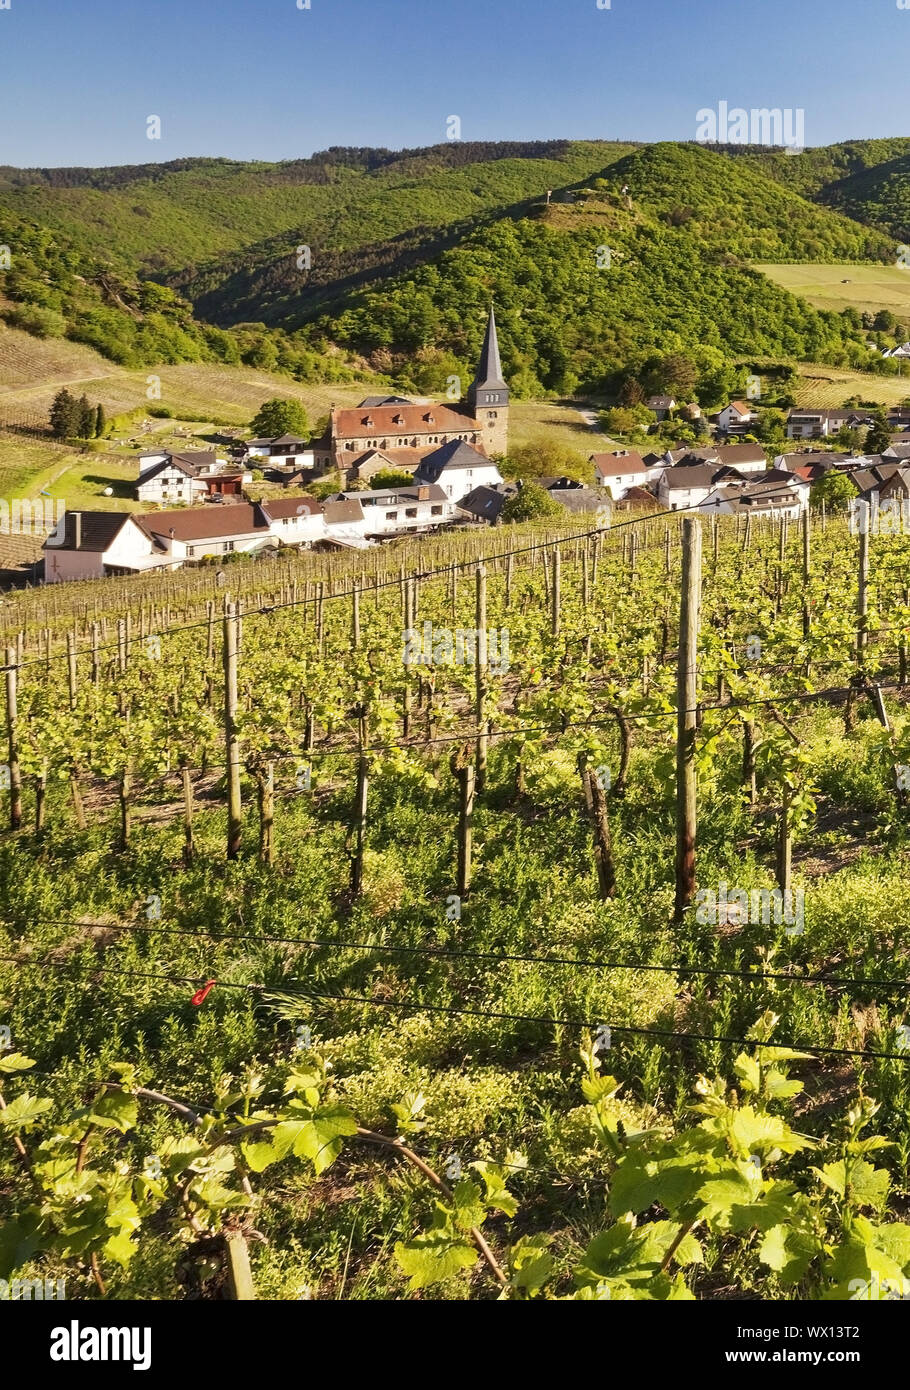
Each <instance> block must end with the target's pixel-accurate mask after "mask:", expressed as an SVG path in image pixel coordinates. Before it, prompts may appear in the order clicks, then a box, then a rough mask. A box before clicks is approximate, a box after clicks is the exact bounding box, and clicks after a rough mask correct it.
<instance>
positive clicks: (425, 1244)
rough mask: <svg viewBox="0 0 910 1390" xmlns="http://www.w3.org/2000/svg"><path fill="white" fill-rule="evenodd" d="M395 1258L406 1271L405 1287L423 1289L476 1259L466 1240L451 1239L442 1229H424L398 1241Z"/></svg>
mask: <svg viewBox="0 0 910 1390" xmlns="http://www.w3.org/2000/svg"><path fill="white" fill-rule="evenodd" d="M395 1258H396V1260H397V1261H398V1263H399V1265H400V1266H401V1269H402V1270H403V1272H404V1273H405V1274H407V1275H408V1278H409V1283H408V1288H409V1289H425V1288H427V1287H428V1286H429V1285H430V1284H438V1283H441V1281H442V1280H443V1279H448V1278H450V1277H451V1275H453V1274H457V1273H458V1272H459V1270H462V1269H470V1268H471V1266H472V1265H474V1264H476V1263H477V1258H478V1256H477V1251H476V1249H475V1248H474V1246H473V1245H471V1244H470V1242H468V1241H466V1240H459V1239H453V1237H452V1236H450V1235H447V1234H446V1233H445V1232H444V1231H427V1232H426V1233H425V1234H423V1235H419V1236H415V1237H414V1239H413V1240H409V1241H408V1242H407V1243H404V1242H402V1241H398V1242H397V1243H396V1245H395Z"/></svg>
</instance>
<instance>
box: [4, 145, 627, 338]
mask: <svg viewBox="0 0 910 1390" xmlns="http://www.w3.org/2000/svg"><path fill="white" fill-rule="evenodd" d="M630 148H632V147H631V146H629V145H627V144H626V145H611V144H610V143H608V142H603V141H601V142H569V141H551V142H547V143H538V144H527V145H521V144H515V143H512V144H502V145H477V144H468V143H464V144H462V143H460V142H452V143H448V144H445V145H441V146H435V147H433V148H430V149H424V150H404V151H400V152H398V153H395V152H391V151H388V150H347V149H341V150H330V151H326V152H325V153H324V154H322V155H314V156H313V157H312V158H311V159H307V160H294V161H289V162H287V163H283V164H262V163H248V164H243V163H238V162H236V161H231V160H217V159H188V160H178V161H176V162H173V163H170V164H162V165H154V164H149V165H138V166H131V167H127V168H122V169H98V170H90V169H89V170H86V169H56V170H10V169H6V170H4V169H0V227H2V224H3V218H4V215H5V213H6V212H7V211H9V212H11V213H16V214H18V215H20V216H25V217H31V218H33V219H35V220H37V221H40V222H42V223H43V224H44V225H46V226H49V227H51V228H53V229H54V230H59V231H60V232H61V233H62V234H64V235H65V236H66V237H67V238H68V239H69V240H70V241H72V242H74V243H75V244H77V245H79V246H80V247H81V248H82V249H83V250H84V251H87V252H92V253H94V254H98V253H99V250H100V249H101V248H103V251H104V254H105V255H106V256H107V257H108V258H109V260H110V262H111V264H112V266H116V267H118V268H119V269H120V270H122V271H129V272H132V273H141V274H143V275H153V276H154V277H155V278H164V277H167V276H171V275H177V274H180V275H181V276H182V278H183V280H185V281H187V280H189V279H190V278H191V277H192V275H193V273H194V272H195V271H196V270H197V269H198V268H199V267H202V266H205V267H207V268H208V270H207V273H208V275H209V278H211V277H212V276H214V277H217V276H218V275H219V273H220V274H221V275H222V276H224V275H226V274H228V273H230V271H231V270H232V269H234V268H235V266H234V264H233V263H232V262H231V258H232V257H239V258H240V262H241V263H244V264H249V265H253V264H256V263H258V261H259V260H260V259H261V257H260V255H259V253H258V252H256V251H255V250H254V249H253V248H255V247H256V246H257V245H258V244H259V243H261V242H269V243H273V242H274V241H276V240H277V241H280V245H281V252H282V254H284V255H287V256H289V257H290V255H291V253H292V252H293V251H294V250H295V249H296V247H297V245H298V244H300V243H306V244H309V245H314V246H319V247H320V248H323V247H328V246H331V247H332V248H333V249H335V250H339V251H349V250H351V249H355V248H357V247H360V246H363V245H367V244H369V243H372V242H375V241H383V240H386V239H387V238H390V237H395V236H400V235H402V234H404V233H407V232H409V231H411V230H413V229H414V228H416V227H424V228H432V227H445V226H448V225H449V224H450V223H453V222H458V221H460V220H462V219H464V218H466V217H473V216H475V215H477V214H478V213H480V212H483V211H484V210H487V209H496V208H505V207H508V206H510V205H511V204H513V203H516V202H519V201H521V200H522V199H525V198H528V197H531V196H535V195H538V194H540V193H541V191H545V190H546V189H547V188H548V187H554V188H559V187H562V186H564V185H566V184H570V183H574V182H576V181H577V180H578V179H581V178H585V177H586V176H587V175H589V174H590V173H592V172H594V171H595V170H597V169H599V168H601V167H602V166H603V165H604V164H606V163H609V162H610V160H611V159H616V158H619V157H620V156H621V155H623V154H626V153H627V152H628V151H629V149H630ZM225 262H227V263H228V264H227V265H225V264H224V263H225ZM254 317H258V315H254Z"/></svg>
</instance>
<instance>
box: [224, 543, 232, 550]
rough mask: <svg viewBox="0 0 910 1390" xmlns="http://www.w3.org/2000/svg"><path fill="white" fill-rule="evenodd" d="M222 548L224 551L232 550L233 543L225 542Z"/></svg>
mask: <svg viewBox="0 0 910 1390" xmlns="http://www.w3.org/2000/svg"><path fill="white" fill-rule="evenodd" d="M224 548H225V550H233V549H234V542H233V541H225V543H224Z"/></svg>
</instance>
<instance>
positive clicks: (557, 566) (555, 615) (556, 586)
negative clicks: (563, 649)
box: [550, 545, 562, 637]
mask: <svg viewBox="0 0 910 1390" xmlns="http://www.w3.org/2000/svg"><path fill="white" fill-rule="evenodd" d="M561 597H562V562H561V558H560V554H559V546H558V545H554V547H553V584H552V590H551V602H552V608H551V611H550V633H551V635H552V636H553V637H558V636H559V608H560V600H561Z"/></svg>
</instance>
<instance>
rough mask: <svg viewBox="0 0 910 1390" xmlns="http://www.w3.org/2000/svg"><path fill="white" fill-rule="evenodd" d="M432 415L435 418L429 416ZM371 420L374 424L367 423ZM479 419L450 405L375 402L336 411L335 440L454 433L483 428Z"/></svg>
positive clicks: (333, 416) (334, 419)
mask: <svg viewBox="0 0 910 1390" xmlns="http://www.w3.org/2000/svg"><path fill="white" fill-rule="evenodd" d="M430 417H432V419H431V418H430ZM368 421H372V424H368V423H367V422H368ZM482 428H483V427H482V425H481V424H480V421H479V420H475V419H474V418H473V417H472V416H470V415H462V414H460V413H459V412H458V411H457V410H453V409H452V408H451V406H447V405H436V404H435V403H434V404H432V405H374V406H370V407H369V408H368V409H364V408H362V407H358V408H357V409H355V410H334V411H333V412H332V434H333V437H334V438H335V439H363V438H367V437H374V438H376V439H384V438H389V437H394V436H395V435H404V434H455V433H464V432H465V431H470V432H473V431H475V430H480V429H482Z"/></svg>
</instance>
